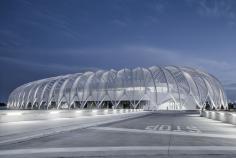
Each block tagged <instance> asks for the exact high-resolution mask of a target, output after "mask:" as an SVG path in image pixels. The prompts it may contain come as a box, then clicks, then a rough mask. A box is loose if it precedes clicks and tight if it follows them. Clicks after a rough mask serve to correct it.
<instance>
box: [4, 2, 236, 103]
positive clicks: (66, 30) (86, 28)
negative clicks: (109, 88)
mask: <svg viewBox="0 0 236 158" xmlns="http://www.w3.org/2000/svg"><path fill="white" fill-rule="evenodd" d="M154 65H179V66H190V67H194V68H200V69H203V70H205V71H207V72H209V73H211V74H213V75H214V76H216V77H217V78H218V79H219V80H220V81H221V82H222V84H223V85H224V86H225V89H226V91H227V94H228V97H229V98H230V99H231V100H236V1H235V0H34V1H29V0H1V1H0V75H1V76H0V102H7V99H8V95H9V93H10V92H11V91H12V90H13V89H14V88H16V87H17V86H19V85H21V84H24V83H26V82H30V81H33V80H37V79H42V78H45V77H52V76H56V75H61V74H68V73H74V72H84V71H87V70H96V69H117V70H118V69H121V68H126V67H127V68H135V67H140V66H141V67H149V66H154Z"/></svg>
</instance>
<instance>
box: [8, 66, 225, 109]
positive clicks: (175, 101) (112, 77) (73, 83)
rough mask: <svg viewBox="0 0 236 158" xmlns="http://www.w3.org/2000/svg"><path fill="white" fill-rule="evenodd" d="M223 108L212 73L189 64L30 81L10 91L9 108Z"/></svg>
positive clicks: (70, 75)
mask: <svg viewBox="0 0 236 158" xmlns="http://www.w3.org/2000/svg"><path fill="white" fill-rule="evenodd" d="M206 102H208V103H209V104H210V106H211V108H222V107H223V108H227V99H226V95H225V92H224V89H223V87H222V85H221V83H220V81H219V80H218V79H216V77H214V76H213V75H211V74H209V73H206V72H204V71H200V70H198V69H193V68H189V67H177V66H163V67H161V66H153V67H150V68H140V67H138V68H135V69H127V68H125V69H121V70H119V71H116V70H113V69H112V70H109V71H104V70H98V71H96V72H85V73H76V74H68V75H64V76H57V77H51V78H47V79H42V80H38V81H33V82H30V83H27V84H24V85H22V86H20V87H18V88H16V89H15V90H14V91H13V92H12V93H11V94H10V96H9V99H8V107H9V108H11V109H74V108H115V109H116V108H124V105H123V104H125V105H128V107H129V108H134V109H135V108H146V109H151V110H154V109H155V110H158V109H161V107H162V105H163V104H166V103H168V104H169V105H172V106H173V107H175V108H174V109H196V108H203V107H204V106H205V105H206Z"/></svg>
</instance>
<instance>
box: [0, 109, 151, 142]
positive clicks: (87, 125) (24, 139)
mask: <svg viewBox="0 0 236 158" xmlns="http://www.w3.org/2000/svg"><path fill="white" fill-rule="evenodd" d="M129 114H141V115H132V116H127V117H124V118H119V119H115V120H109V121H102V122H93V123H88V124H86V123H84V124H82V125H78V126H73V127H71V126H69V127H67V128H65V127H56V128H53V129H54V130H53V131H46V132H43V133H39V134H33V135H31V136H24V137H20V138H14V139H8V140H3V141H0V145H3V144H9V143H18V142H23V141H29V140H31V139H35V138H41V137H46V136H50V135H53V134H59V133H62V132H69V131H73V130H77V129H84V128H89V127H93V126H99V125H103V124H107V123H113V122H117V121H122V120H127V119H130V118H135V117H140V116H143V115H147V114H148V113H146V112H145V113H129ZM60 128H62V129H60Z"/></svg>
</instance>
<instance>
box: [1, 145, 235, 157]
mask: <svg viewBox="0 0 236 158" xmlns="http://www.w3.org/2000/svg"><path fill="white" fill-rule="evenodd" d="M168 148H169V146H99V147H65V148H31V149H29V148H27V149H11V150H0V155H2V156H3V155H29V154H43V153H46V154H49V153H78V154H81V152H89V153H92V152H95V153H96V152H109V153H112V152H117V151H118V152H120V151H137V152H140V151H144V152H145V153H146V152H147V151H154V152H158V151H164V152H165V154H166V155H168V153H167V150H168ZM169 150H170V152H171V153H172V152H173V153H175V155H176V154H184V155H186V154H187V155H188V154H189V155H192V154H197V155H199V153H201V152H202V153H203V154H210V152H211V153H214V154H232V153H234V154H235V153H236V146H171V147H170V148H169ZM178 151H180V153H178ZM181 151H182V153H181ZM184 151H192V152H193V153H192V152H188V153H185V152H184ZM194 151H197V152H196V153H194ZM207 151H208V152H207ZM176 152H177V153H176ZM183 152H184V153H183ZM215 152H216V153H215Z"/></svg>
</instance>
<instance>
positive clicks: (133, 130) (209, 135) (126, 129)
mask: <svg viewBox="0 0 236 158" xmlns="http://www.w3.org/2000/svg"><path fill="white" fill-rule="evenodd" d="M89 129H94V130H104V131H116V132H130V133H141V134H144V133H147V134H164V135H179V136H194V137H210V138H227V139H236V135H229V134H227V135H225V134H212V133H191V132H176V131H154V130H143V129H129V128H115V127H90V128H89Z"/></svg>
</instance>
